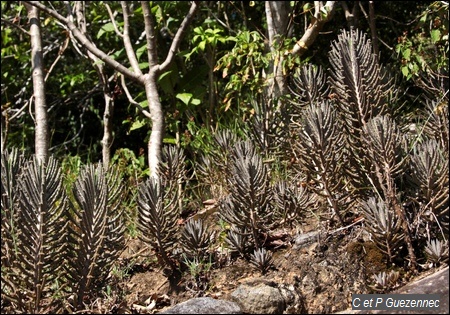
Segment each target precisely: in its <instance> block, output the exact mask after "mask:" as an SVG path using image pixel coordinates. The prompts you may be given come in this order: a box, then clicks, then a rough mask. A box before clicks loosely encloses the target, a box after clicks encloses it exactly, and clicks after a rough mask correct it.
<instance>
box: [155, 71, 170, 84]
mask: <svg viewBox="0 0 450 315" xmlns="http://www.w3.org/2000/svg"><path fill="white" fill-rule="evenodd" d="M171 73H172V70H169V71H166V72H164V73H163V74H161V75H160V76H159V78H158V83H159V81H161V80H162V79H164V78H165V77H166V76H168V75H169V74H171Z"/></svg>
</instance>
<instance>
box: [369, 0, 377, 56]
mask: <svg viewBox="0 0 450 315" xmlns="http://www.w3.org/2000/svg"><path fill="white" fill-rule="evenodd" d="M373 6H374V4H373V1H369V23H370V33H371V34H372V47H373V53H374V54H375V55H377V56H378V35H377V27H376V23H375V9H374V7H373Z"/></svg>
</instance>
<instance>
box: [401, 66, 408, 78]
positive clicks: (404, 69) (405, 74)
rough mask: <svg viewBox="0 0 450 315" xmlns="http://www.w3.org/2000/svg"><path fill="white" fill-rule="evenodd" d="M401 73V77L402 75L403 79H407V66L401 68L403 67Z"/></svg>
mask: <svg viewBox="0 0 450 315" xmlns="http://www.w3.org/2000/svg"><path fill="white" fill-rule="evenodd" d="M402 73H403V75H404V76H405V77H408V74H409V69H408V66H403V67H402Z"/></svg>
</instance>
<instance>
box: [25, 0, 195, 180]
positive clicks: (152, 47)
mask: <svg viewBox="0 0 450 315" xmlns="http://www.w3.org/2000/svg"><path fill="white" fill-rule="evenodd" d="M25 3H28V4H29V5H32V6H35V7H37V8H39V9H41V10H43V11H44V12H46V13H48V14H50V15H51V16H53V17H54V18H56V19H57V20H58V21H60V22H61V23H63V24H64V25H66V26H67V28H68V29H69V30H70V32H71V33H72V35H73V36H74V37H75V38H76V39H77V40H78V42H79V43H80V44H81V45H83V46H84V47H85V48H86V49H87V50H89V51H90V52H92V54H94V55H95V56H96V57H98V58H99V59H101V60H102V61H104V62H105V63H106V64H107V65H109V66H110V67H112V68H113V69H115V70H116V71H118V72H120V73H121V74H123V75H124V76H126V77H127V78H129V79H131V80H133V81H134V82H136V83H138V84H141V85H144V87H145V93H146V96H147V100H148V104H149V112H150V113H149V116H150V117H151V121H152V133H151V136H150V140H149V142H148V150H149V152H148V164H149V168H150V172H151V176H152V177H155V178H158V177H159V174H158V164H159V161H160V159H161V147H162V143H163V134H164V115H163V111H162V106H161V102H160V100H159V93H158V89H157V80H158V75H159V74H161V73H163V72H165V71H167V70H168V69H169V66H170V65H171V63H172V62H173V60H174V57H175V54H176V52H177V51H178V48H179V46H180V43H181V39H182V38H183V36H184V33H185V32H186V29H187V28H188V26H189V25H190V24H191V22H192V20H193V19H194V16H195V14H196V12H197V10H198V2H197V1H193V2H192V3H191V7H190V9H189V12H188V13H187V14H186V16H185V17H184V19H183V21H182V22H181V24H180V27H179V28H178V30H177V32H176V34H175V37H174V39H173V41H172V44H171V46H170V48H169V52H168V53H167V56H166V59H165V60H164V61H163V62H162V63H159V62H158V58H157V46H156V33H155V28H154V21H153V15H152V13H151V10H150V5H149V2H148V1H141V6H142V12H143V16H144V23H145V33H146V39H147V55H148V59H149V60H148V61H149V64H150V69H149V72H148V73H147V74H143V73H142V71H141V70H140V68H139V63H138V61H137V57H136V53H135V51H134V48H133V46H132V44H131V41H130V37H129V28H130V22H129V16H130V12H129V8H128V2H127V1H122V2H121V4H122V8H123V16H124V26H123V27H124V31H123V34H120V36H121V37H122V38H123V41H124V46H125V51H126V53H127V57H128V61H129V63H130V65H131V67H132V69H133V70H130V69H129V67H128V66H125V65H123V64H121V63H119V62H118V61H116V60H115V59H113V58H112V57H111V56H109V55H108V54H106V53H105V52H104V51H102V50H100V49H98V48H97V47H96V45H95V44H94V42H93V41H92V40H91V39H90V38H88V37H87V36H86V35H85V34H84V33H83V32H82V31H81V30H80V29H79V28H78V27H77V26H76V25H75V24H74V23H73V22H72V19H71V18H66V17H64V16H63V15H61V14H59V13H58V12H57V11H55V10H53V9H50V8H49V7H47V6H45V5H43V4H41V3H39V2H38V1H25ZM130 101H132V103H133V104H134V105H136V106H137V107H138V108H139V109H141V110H142V111H143V109H142V108H141V107H140V105H139V104H138V103H136V102H134V101H133V100H130ZM143 112H144V111H143ZM145 113H146V112H145ZM146 114H148V113H146ZM146 116H147V115H146Z"/></svg>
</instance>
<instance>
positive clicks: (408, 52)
mask: <svg viewBox="0 0 450 315" xmlns="http://www.w3.org/2000/svg"><path fill="white" fill-rule="evenodd" d="M403 58H405V59H406V60H408V61H409V60H410V59H411V49H409V48H408V49H406V50H404V51H403Z"/></svg>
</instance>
